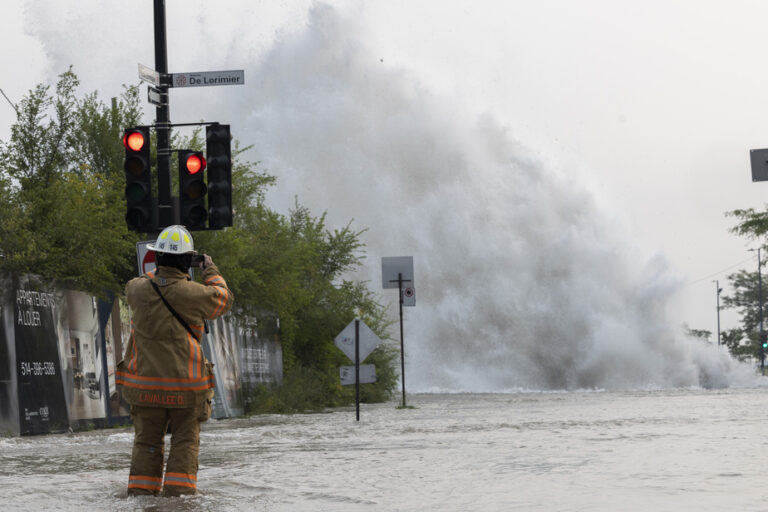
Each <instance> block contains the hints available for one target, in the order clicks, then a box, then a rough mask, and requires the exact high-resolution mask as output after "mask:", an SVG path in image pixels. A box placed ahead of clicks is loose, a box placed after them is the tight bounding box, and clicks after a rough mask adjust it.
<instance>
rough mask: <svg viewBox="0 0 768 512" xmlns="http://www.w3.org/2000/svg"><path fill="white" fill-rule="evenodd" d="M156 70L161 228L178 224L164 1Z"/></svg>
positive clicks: (160, 0) (158, 17) (158, 13)
mask: <svg viewBox="0 0 768 512" xmlns="http://www.w3.org/2000/svg"><path fill="white" fill-rule="evenodd" d="M154 5H155V71H157V72H158V73H160V86H159V89H160V105H158V106H157V107H156V109H155V113H156V119H155V125H156V128H155V129H156V130H157V192H158V205H157V206H158V221H159V222H160V225H159V226H158V228H159V229H162V228H163V227H165V226H170V225H171V224H174V223H175V219H174V209H173V200H172V199H171V126H170V109H169V105H168V104H169V98H168V85H167V83H166V82H165V78H164V76H165V75H167V74H168V50H167V44H166V32H165V0H155V4H154Z"/></svg>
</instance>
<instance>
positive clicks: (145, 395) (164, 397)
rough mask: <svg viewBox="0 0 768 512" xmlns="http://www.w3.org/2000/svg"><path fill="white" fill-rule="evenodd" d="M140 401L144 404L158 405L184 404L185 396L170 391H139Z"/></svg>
mask: <svg viewBox="0 0 768 512" xmlns="http://www.w3.org/2000/svg"><path fill="white" fill-rule="evenodd" d="M139 402H140V403H142V404H156V405H184V396H182V395H173V394H169V393H149V392H147V391H142V392H141V393H139Z"/></svg>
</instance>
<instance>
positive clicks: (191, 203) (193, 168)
mask: <svg viewBox="0 0 768 512" xmlns="http://www.w3.org/2000/svg"><path fill="white" fill-rule="evenodd" d="M205 166H206V161H205V158H204V157H203V154H202V153H201V152H199V151H191V150H188V149H184V150H180V151H179V223H180V224H182V225H184V226H186V227H187V228H188V229H190V230H192V229H205V221H206V220H207V219H208V210H207V209H206V207H205V194H206V192H207V190H208V189H207V187H206V186H205Z"/></svg>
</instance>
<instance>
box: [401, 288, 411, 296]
mask: <svg viewBox="0 0 768 512" xmlns="http://www.w3.org/2000/svg"><path fill="white" fill-rule="evenodd" d="M403 295H404V296H405V297H413V288H406V289H405V290H403Z"/></svg>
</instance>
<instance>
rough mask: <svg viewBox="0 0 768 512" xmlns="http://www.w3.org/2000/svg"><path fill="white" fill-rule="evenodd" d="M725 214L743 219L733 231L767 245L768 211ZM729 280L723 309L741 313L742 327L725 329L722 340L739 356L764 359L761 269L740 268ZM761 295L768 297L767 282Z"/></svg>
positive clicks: (734, 211) (740, 211)
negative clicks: (761, 324) (729, 290)
mask: <svg viewBox="0 0 768 512" xmlns="http://www.w3.org/2000/svg"><path fill="white" fill-rule="evenodd" d="M726 215H727V216H731V217H737V218H738V219H740V222H739V223H738V224H737V225H736V226H734V227H733V228H731V232H732V233H734V234H737V235H740V236H745V237H747V238H749V239H752V240H757V241H760V242H761V248H763V249H764V248H765V243H764V239H765V236H766V234H768V210H766V211H762V212H761V211H756V210H755V209H753V208H748V209H746V210H733V211H731V212H728V213H726ZM762 263H763V262H761V264H762ZM763 277H768V276H763ZM728 280H729V281H730V284H731V288H732V289H733V290H734V292H733V294H732V295H726V296H723V309H729V308H734V309H736V310H737V311H738V313H739V315H740V316H741V324H742V326H741V328H739V329H732V330H730V331H726V332H725V333H724V334H723V340H724V341H723V343H724V344H725V345H727V346H728V349H729V350H730V351H731V354H733V355H734V356H735V357H737V358H740V359H744V358H746V357H755V358H761V357H763V356H764V351H763V348H762V340H760V320H761V311H760V295H761V290H760V286H759V283H760V281H761V279H760V276H759V275H758V272H749V271H746V270H739V271H738V272H736V273H733V274H731V275H729V276H728ZM762 297H763V299H768V295H766V286H765V283H763V286H762ZM765 313H766V311H765V310H763V311H762V314H763V315H764V314H765Z"/></svg>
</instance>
